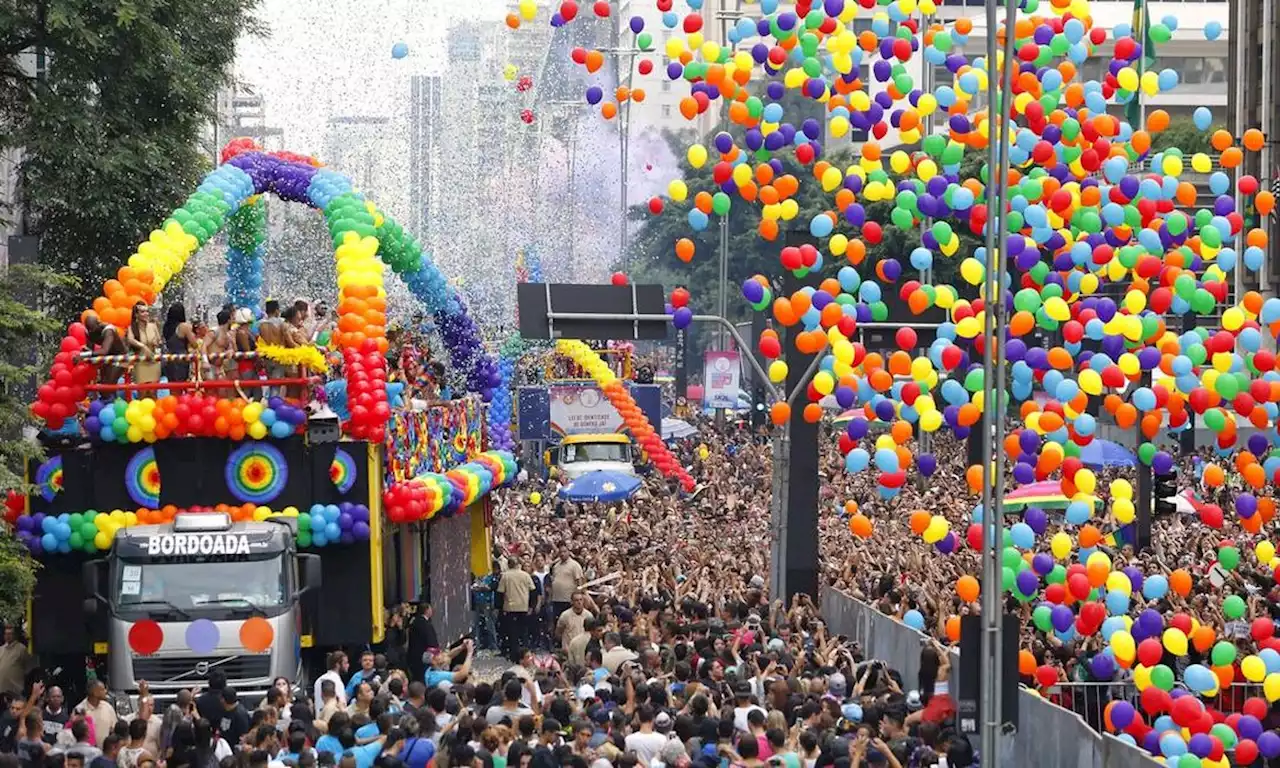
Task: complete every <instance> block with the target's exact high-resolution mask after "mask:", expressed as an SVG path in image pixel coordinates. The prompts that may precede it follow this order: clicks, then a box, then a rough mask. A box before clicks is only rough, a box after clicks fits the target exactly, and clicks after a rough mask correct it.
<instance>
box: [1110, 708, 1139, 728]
mask: <svg viewBox="0 0 1280 768" xmlns="http://www.w3.org/2000/svg"><path fill="white" fill-rule="evenodd" d="M1134 714H1136V713H1135V712H1134V710H1133V705H1132V704H1130V703H1129V702H1127V701H1117V702H1116V703H1115V704H1113V705H1112V706H1111V724H1112V725H1114V726H1115V727H1116V730H1120V731H1122V730H1124V729H1125V728H1128V727H1129V724H1130V723H1132V722H1133V716H1134Z"/></svg>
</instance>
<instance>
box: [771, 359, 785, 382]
mask: <svg viewBox="0 0 1280 768" xmlns="http://www.w3.org/2000/svg"><path fill="white" fill-rule="evenodd" d="M786 380H787V364H786V363H784V362H782V361H781V360H774V361H773V362H772V363H769V381H772V382H773V383H774V384H777V383H779V382H783V381H786Z"/></svg>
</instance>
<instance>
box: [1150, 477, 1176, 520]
mask: <svg viewBox="0 0 1280 768" xmlns="http://www.w3.org/2000/svg"><path fill="white" fill-rule="evenodd" d="M1154 480H1155V484H1154V486H1153V488H1152V494H1151V495H1152V498H1153V499H1154V501H1155V503H1154V504H1153V505H1152V512H1153V515H1152V517H1153V518H1158V517H1160V516H1161V515H1172V514H1174V513H1175V512H1177V507H1176V506H1175V505H1174V503H1173V501H1172V499H1173V497H1174V496H1177V495H1178V473H1177V472H1176V471H1173V472H1170V473H1169V474H1167V475H1154Z"/></svg>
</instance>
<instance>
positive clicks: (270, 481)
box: [226, 442, 289, 504]
mask: <svg viewBox="0 0 1280 768" xmlns="http://www.w3.org/2000/svg"><path fill="white" fill-rule="evenodd" d="M226 477H227V487H228V488H229V489H231V494H232V495H233V496H235V497H236V498H237V499H239V500H240V501H243V502H249V503H251V504H266V503H268V502H271V501H273V500H274V499H275V498H276V497H277V496H279V495H280V492H281V491H283V490H284V485H285V483H286V482H287V481H288V479H289V465H288V462H286V461H285V458H284V454H283V453H281V452H280V449H279V448H276V447H275V446H274V445H271V444H270V443H261V442H250V443H245V444H244V445H241V446H240V447H239V448H236V449H235V450H234V451H232V452H231V455H230V456H229V457H227V472H226Z"/></svg>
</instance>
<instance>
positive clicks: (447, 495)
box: [382, 451, 519, 523]
mask: <svg viewBox="0 0 1280 768" xmlns="http://www.w3.org/2000/svg"><path fill="white" fill-rule="evenodd" d="M518 471H519V467H518V466H517V464H516V460H515V457H514V456H513V455H512V454H511V453H509V452H507V451H484V452H483V453H480V454H478V455H477V456H476V457H475V458H474V459H472V460H471V461H468V462H467V463H465V464H461V465H459V466H457V467H455V468H453V469H451V470H449V471H448V472H445V473H444V474H440V473H436V472H423V473H422V474H419V475H418V476H417V477H415V478H413V479H412V480H407V481H405V482H403V483H393V484H391V485H389V486H388V487H387V488H386V489H385V490H383V492H382V507H383V509H384V510H385V511H386V514H387V519H388V520H390V521H391V522H393V523H411V522H417V521H422V520H430V519H431V518H433V517H435V516H436V515H437V514H444V515H445V516H449V515H453V514H455V513H457V512H458V511H459V510H462V509H466V508H467V507H468V506H470V505H471V504H473V503H474V502H475V501H476V500H477V499H479V498H481V497H482V496H484V495H486V494H488V493H489V492H490V491H492V490H493V489H494V488H499V487H501V486H504V485H508V484H510V483H512V482H514V480H515V476H516V473H517V472H518Z"/></svg>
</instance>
